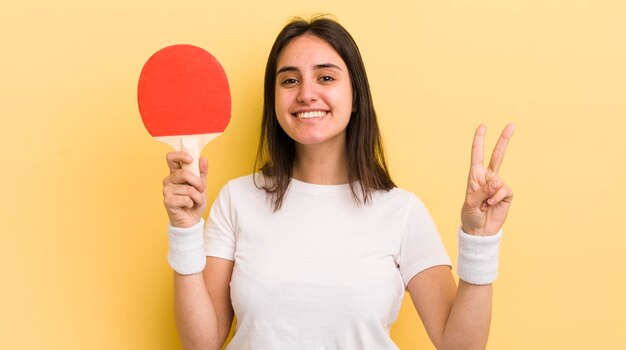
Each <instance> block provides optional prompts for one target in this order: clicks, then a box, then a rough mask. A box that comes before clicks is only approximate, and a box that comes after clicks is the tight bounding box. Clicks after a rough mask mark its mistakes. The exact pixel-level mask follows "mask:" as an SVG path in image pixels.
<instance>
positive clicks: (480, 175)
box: [461, 124, 515, 236]
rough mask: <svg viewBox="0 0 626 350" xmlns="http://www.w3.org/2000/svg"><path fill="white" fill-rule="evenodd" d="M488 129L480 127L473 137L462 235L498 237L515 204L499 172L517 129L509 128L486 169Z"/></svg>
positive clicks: (511, 192) (506, 128)
mask: <svg viewBox="0 0 626 350" xmlns="http://www.w3.org/2000/svg"><path fill="white" fill-rule="evenodd" d="M486 129H487V128H486V127H485V126H484V125H480V126H479V127H478V129H476V133H475V134H474V142H473V144H472V158H471V159H472V161H471V166H470V172H469V177H468V180H467V192H466V194H465V202H464V203H463V208H462V209H461V225H462V228H463V231H465V232H466V233H469V234H473V235H480V236H490V235H494V234H496V233H498V231H499V230H500V228H501V227H502V225H503V224H504V221H505V220H506V215H507V214H508V212H509V207H510V206H511V201H512V200H513V191H512V190H511V189H510V188H509V186H507V185H506V184H505V183H504V181H503V180H502V178H500V175H498V171H499V170H500V165H501V164H502V160H503V159H504V153H505V152H506V146H507V145H508V143H509V140H510V139H511V136H513V131H515V125H514V124H509V125H507V126H506V127H505V128H504V130H503V131H502V134H501V135H500V138H499V139H498V142H497V143H496V147H495V148H494V150H493V154H492V155H491V160H490V161H489V166H488V167H487V168H485V166H484V164H483V153H484V140H485V133H486Z"/></svg>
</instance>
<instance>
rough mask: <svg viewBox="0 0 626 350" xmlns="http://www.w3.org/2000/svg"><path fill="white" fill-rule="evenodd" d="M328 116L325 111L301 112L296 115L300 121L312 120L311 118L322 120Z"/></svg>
mask: <svg viewBox="0 0 626 350" xmlns="http://www.w3.org/2000/svg"><path fill="white" fill-rule="evenodd" d="M325 115H326V112H324V111H314V112H301V113H296V117H298V118H300V119H311V118H320V117H323V116H325Z"/></svg>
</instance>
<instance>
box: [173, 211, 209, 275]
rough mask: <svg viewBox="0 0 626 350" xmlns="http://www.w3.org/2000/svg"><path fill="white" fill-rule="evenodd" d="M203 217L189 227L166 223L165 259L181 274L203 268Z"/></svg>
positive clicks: (204, 257) (192, 272) (204, 262)
mask: <svg viewBox="0 0 626 350" xmlns="http://www.w3.org/2000/svg"><path fill="white" fill-rule="evenodd" d="M203 228H204V219H202V218H201V219H200V222H198V223H197V224H195V225H193V226H191V227H189V228H180V227H174V226H172V225H167V231H168V238H169V243H170V249H169V252H168V254H167V261H168V262H169V264H170V266H171V267H172V269H174V271H176V272H178V273H179V274H181V275H192V274H194V273H199V272H202V270H204V265H205V264H206V256H205V254H204V237H203V235H202V230H203Z"/></svg>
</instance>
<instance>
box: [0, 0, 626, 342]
mask: <svg viewBox="0 0 626 350" xmlns="http://www.w3.org/2000/svg"><path fill="white" fill-rule="evenodd" d="M315 13H332V14H334V15H335V16H336V18H337V19H338V20H339V21H340V23H342V24H343V25H345V26H346V27H347V28H348V30H349V31H350V32H351V33H352V35H353V36H354V37H355V39H356V41H357V43H358V44H359V46H360V48H361V52H362V54H363V57H364V60H365V64H366V68H367V71H368V74H369V79H370V84H371V88H372V91H373V94H374V103H375V106H376V110H377V112H378V115H379V120H380V125H381V128H382V133H383V137H384V141H385V145H386V150H387V154H388V157H389V158H388V159H389V163H390V168H391V172H392V175H393V177H394V179H395V180H396V182H397V183H398V184H399V185H400V186H401V187H404V188H406V189H408V190H411V191H413V192H415V193H416V194H417V195H418V196H419V197H420V198H421V199H422V200H423V201H424V202H425V204H426V205H427V207H428V208H429V210H430V211H431V214H432V216H433V217H434V219H435V221H436V223H437V226H438V229H439V231H440V233H441V236H442V238H443V241H444V243H445V245H446V248H447V250H448V253H449V254H450V256H451V257H452V259H453V262H456V249H457V248H456V227H457V225H458V224H459V222H460V217H459V213H460V208H461V204H462V200H463V195H464V190H465V181H466V176H467V172H468V166H469V159H470V146H471V141H472V135H473V132H474V130H475V128H476V126H477V125H478V124H479V123H486V124H487V125H488V127H489V130H488V134H487V139H486V146H487V152H486V153H488V154H490V152H491V149H492V147H493V145H494V143H495V140H496V137H497V135H498V134H499V133H500V131H501V130H502V128H503V127H504V126H505V125H506V123H507V122H515V123H516V124H517V131H516V134H515V136H514V137H513V139H512V141H511V143H510V144H509V149H508V152H507V155H506V158H505V161H504V164H503V166H502V171H501V174H502V176H503V178H504V179H505V180H506V181H507V182H508V183H509V184H510V186H511V187H512V188H513V190H514V192H515V199H514V201H513V206H512V208H511V213H510V215H509V219H508V221H507V223H506V225H505V236H504V240H503V243H502V249H501V256H500V277H499V278H498V280H497V282H496V283H495V297H494V307H493V322H492V329H491V335H490V342H489V346H488V348H489V349H508V350H512V349H625V348H626V336H625V335H624V332H623V331H624V329H626V297H625V296H626V279H625V278H624V276H625V275H626V258H625V257H624V256H625V255H624V253H623V252H624V246H625V245H626V235H625V233H626V232H625V231H626V230H625V229H624V220H623V217H624V209H625V206H624V198H625V197H626V185H625V184H624V180H625V179H626V161H625V158H626V156H625V154H626V152H625V151H626V137H624V129H626V64H624V62H626V40H625V39H624V34H625V33H626V21H624V18H626V2H624V1H590V0H589V1H569V0H554V1H539V0H529V1H497V0H485V1H415V0H414V1H408V0H406V1H403V0H397V1H385V2H371V3H370V2H363V1H356V0H353V1H343V2H340V1H336V0H332V1H331V0H322V1H317V2H311V1H293V0H289V1H287V0H280V1H277V0H270V1H249V2H243V1H220V2H209V1H184V2H178V3H175V2H172V1H144V0H139V1H119V0H114V1H102V0H91V1H76V0H69V1H36V0H33V1H20V2H8V3H6V4H3V6H2V11H0V33H1V34H0V36H1V38H2V44H3V49H2V55H0V111H1V118H2V125H3V127H2V134H3V136H2V138H0V146H1V147H0V149H2V155H3V156H2V164H3V165H2V169H1V171H0V174H1V175H0V180H1V185H2V203H1V204H0V205H1V206H2V207H1V208H0V215H1V219H0V233H1V235H2V237H1V238H2V239H1V240H0V242H1V244H0V249H1V254H0V276H2V282H1V283H2V285H1V287H0V348H3V349H39V348H46V349H176V348H179V344H178V338H177V337H178V335H177V332H176V328H175V325H174V316H173V308H172V271H171V269H170V268H169V267H168V265H167V261H166V252H167V236H166V224H167V216H166V214H165V210H164V209H163V206H162V196H161V186H162V185H161V181H162V179H163V177H165V176H166V174H167V166H166V163H165V154H166V152H168V151H169V149H168V147H167V146H166V145H164V144H161V143H159V142H156V141H154V140H153V139H152V138H151V137H150V136H149V134H148V133H147V132H146V130H145V129H144V127H143V125H142V123H141V119H140V117H139V112H138V109H137V102H136V88H137V81H138V78H139V73H140V71H141V68H142V66H143V64H144V62H145V61H146V60H147V59H148V57H150V55H151V54H153V53H154V52H156V51H157V50H158V49H160V48H162V47H165V46H168V45H171V44H178V43H188V44H193V45H197V46H200V47H203V48H205V49H207V50H209V51H210V52H211V53H213V54H214V55H215V56H216V57H217V58H218V59H219V60H220V62H221V63H222V64H223V66H224V68H225V70H226V73H227V74H228V77H229V80H230V85H231V90H232V98H233V111H232V120H231V124H230V126H229V128H228V129H227V130H226V132H225V133H224V134H223V135H222V136H220V137H219V138H218V139H216V140H215V141H214V142H212V143H210V144H209V146H208V147H207V148H206V149H205V151H204V152H203V155H205V156H206V157H208V159H209V171H210V172H209V180H208V188H209V190H208V195H209V200H210V201H212V199H213V197H214V196H215V194H216V193H217V191H218V190H219V188H220V187H221V186H223V185H224V183H225V182H226V181H227V180H228V179H231V178H234V177H237V176H240V175H244V174H248V173H250V172H251V171H252V162H253V159H254V155H255V151H256V145H257V142H258V134H259V130H260V115H261V106H262V87H263V81H262V79H263V70H264V66H265V62H266V58H267V54H268V53H269V50H270V46H271V44H272V42H273V40H274V38H275V37H276V35H277V34H278V31H279V30H280V29H281V28H282V26H283V25H284V24H285V23H286V22H287V21H288V19H289V18H290V17H291V16H293V15H301V16H309V15H311V14H315ZM391 333H392V337H393V339H394V340H395V341H396V343H397V344H398V345H399V346H400V348H401V349H432V346H431V345H430V342H429V340H428V339H427V336H426V334H425V332H424V330H423V328H422V326H421V324H420V323H419V319H418V317H417V315H416V313H415V311H414V309H413V306H412V304H411V302H410V299H409V297H408V295H407V296H406V297H405V301H404V304H403V307H402V310H401V313H400V316H399V320H398V322H397V323H396V325H395V326H394V327H393V328H392V331H391Z"/></svg>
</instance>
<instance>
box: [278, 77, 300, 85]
mask: <svg viewBox="0 0 626 350" xmlns="http://www.w3.org/2000/svg"><path fill="white" fill-rule="evenodd" d="M297 82H298V80H297V79H294V78H289V79H285V80H283V82H282V84H283V85H292V84H295V83H297Z"/></svg>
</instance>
